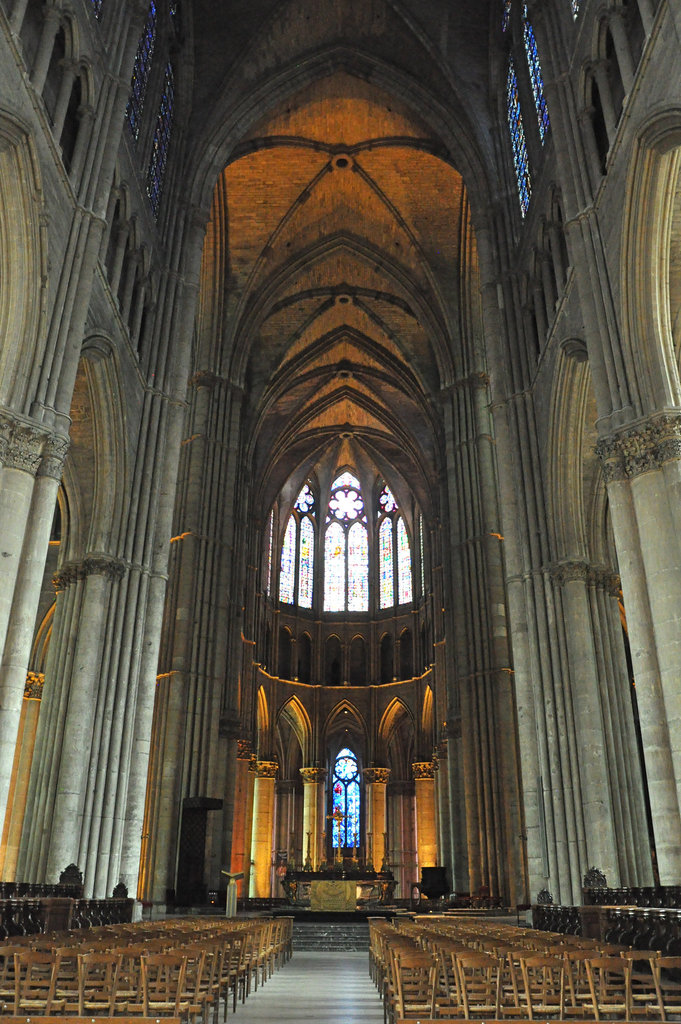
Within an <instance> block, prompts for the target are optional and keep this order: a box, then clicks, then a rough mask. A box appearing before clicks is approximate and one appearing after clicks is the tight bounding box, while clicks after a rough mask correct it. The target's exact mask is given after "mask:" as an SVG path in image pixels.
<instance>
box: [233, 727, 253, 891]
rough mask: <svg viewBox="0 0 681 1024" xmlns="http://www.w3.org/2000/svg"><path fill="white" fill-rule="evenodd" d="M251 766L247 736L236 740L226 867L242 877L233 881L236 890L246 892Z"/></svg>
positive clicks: (251, 795) (248, 871) (250, 814)
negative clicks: (229, 860)
mask: <svg viewBox="0 0 681 1024" xmlns="http://www.w3.org/2000/svg"><path fill="white" fill-rule="evenodd" d="M254 781H255V770H254V764H253V754H252V753H251V744H250V741H249V740H246V739H241V740H239V743H238V747H237V754H236V781H235V785H234V818H233V822H232V859H231V864H230V871H231V872H232V874H238V872H240V871H243V873H244V877H243V878H240V879H239V880H238V881H237V883H236V884H237V893H238V895H239V896H240V897H241V896H244V895H245V894H246V893H247V892H248V876H249V874H250V859H251V828H252V825H253V783H254Z"/></svg>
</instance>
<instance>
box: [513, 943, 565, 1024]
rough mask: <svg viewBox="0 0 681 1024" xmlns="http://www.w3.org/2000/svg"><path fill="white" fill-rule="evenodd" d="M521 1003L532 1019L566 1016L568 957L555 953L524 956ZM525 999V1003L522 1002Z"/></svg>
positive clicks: (521, 964)
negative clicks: (564, 998) (564, 1006)
mask: <svg viewBox="0 0 681 1024" xmlns="http://www.w3.org/2000/svg"><path fill="white" fill-rule="evenodd" d="M520 970H521V974H522V979H523V990H522V993H521V995H520V1006H521V1008H522V1009H523V1011H524V1013H526V1014H527V1016H528V1017H529V1019H530V1020H536V1019H537V1018H539V1017H543V1018H546V1017H557V1018H559V1019H562V1017H563V997H564V985H565V961H564V960H563V958H562V957H556V956H521V957H520ZM523 1003H524V1006H523Z"/></svg>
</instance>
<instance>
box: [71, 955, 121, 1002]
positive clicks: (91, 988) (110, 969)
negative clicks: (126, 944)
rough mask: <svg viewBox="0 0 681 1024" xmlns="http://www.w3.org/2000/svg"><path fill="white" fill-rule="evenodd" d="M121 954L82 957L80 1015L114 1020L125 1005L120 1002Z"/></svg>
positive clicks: (80, 964)
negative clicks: (118, 1001)
mask: <svg viewBox="0 0 681 1024" xmlns="http://www.w3.org/2000/svg"><path fill="white" fill-rule="evenodd" d="M120 967H121V954H120V953H116V952H110V953H100V952H96V953H79V954H78V1013H79V1014H80V1016H81V1017H82V1016H84V1015H85V1014H88V1013H89V1014H92V1015H93V1016H106V1017H114V1016H115V1015H116V1012H117V1010H118V1011H120V1010H122V1009H124V1004H121V1003H117V996H118V975H119V971H120Z"/></svg>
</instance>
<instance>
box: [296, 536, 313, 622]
mask: <svg viewBox="0 0 681 1024" xmlns="http://www.w3.org/2000/svg"><path fill="white" fill-rule="evenodd" d="M313 569H314V526H313V525H312V520H311V519H310V518H309V516H305V518H304V519H303V520H302V522H301V524H300V556H299V560H298V604H299V605H300V607H301V608H311V607H312V579H313Z"/></svg>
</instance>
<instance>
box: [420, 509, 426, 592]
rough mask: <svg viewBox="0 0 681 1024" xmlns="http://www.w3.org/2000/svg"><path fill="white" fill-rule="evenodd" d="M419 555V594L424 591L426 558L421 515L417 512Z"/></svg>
mask: <svg viewBox="0 0 681 1024" xmlns="http://www.w3.org/2000/svg"><path fill="white" fill-rule="evenodd" d="M419 556H420V562H421V596H423V595H424V594H425V592H426V560H425V557H424V544H423V516H422V515H421V513H419Z"/></svg>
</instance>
